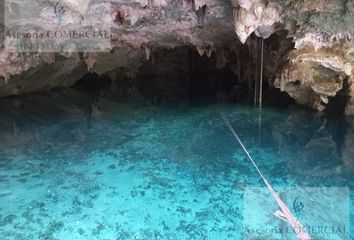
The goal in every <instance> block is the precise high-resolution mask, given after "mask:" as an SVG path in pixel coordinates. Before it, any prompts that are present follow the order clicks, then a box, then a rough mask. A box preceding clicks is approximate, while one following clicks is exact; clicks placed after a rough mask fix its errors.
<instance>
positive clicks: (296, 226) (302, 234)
mask: <svg viewBox="0 0 354 240" xmlns="http://www.w3.org/2000/svg"><path fill="white" fill-rule="evenodd" d="M219 114H220V116H221V118H222V119H223V120H224V122H225V124H226V125H227V127H228V128H229V130H230V131H231V133H232V135H233V136H234V137H235V139H236V140H237V142H238V143H239V144H240V146H241V147H242V149H243V151H244V153H245V154H246V156H247V158H248V159H249V160H250V161H251V163H252V164H253V166H254V167H255V169H256V170H257V172H258V174H259V175H260V176H261V177H262V179H263V181H264V183H265V185H266V186H267V188H268V189H269V191H270V193H271V194H272V195H273V198H274V199H275V201H276V202H277V203H278V206H279V208H280V210H281V211H277V212H275V213H274V215H275V216H276V217H278V218H280V219H282V220H284V221H286V222H287V223H289V224H290V225H291V227H292V228H293V230H294V232H295V233H296V236H297V237H298V239H299V240H311V237H310V236H309V235H308V234H307V231H306V229H305V228H304V227H303V226H302V224H301V223H300V222H299V221H297V219H296V218H295V217H294V216H293V215H292V214H291V212H290V210H289V208H288V207H287V206H286V204H285V203H284V202H283V201H282V200H281V198H280V197H279V196H278V194H277V193H276V192H275V190H274V189H273V187H272V186H271V185H270V184H269V182H268V181H267V179H266V178H265V177H264V175H263V174H262V172H261V171H260V170H259V168H258V166H257V164H256V162H255V161H254V160H253V158H252V157H251V154H250V153H249V152H248V151H247V149H246V147H245V145H244V144H243V143H242V141H241V139H240V137H239V136H238V135H237V133H236V131H235V130H234V128H233V127H232V126H231V123H230V122H229V120H228V119H227V118H226V116H225V115H224V114H223V113H221V112H219Z"/></svg>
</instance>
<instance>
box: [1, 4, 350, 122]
mask: <svg viewBox="0 0 354 240" xmlns="http://www.w3.org/2000/svg"><path fill="white" fill-rule="evenodd" d="M80 1H84V0H80ZM80 1H79V0H77V1H69V0H63V1H62V2H63V4H64V7H65V8H66V9H67V11H70V12H71V16H73V17H72V18H70V19H69V18H68V19H65V18H64V19H63V22H65V23H67V24H76V22H75V21H76V20H75V19H81V24H89V23H90V21H96V22H99V24H102V25H105V26H108V27H110V28H111V29H112V49H111V51H110V52H104V53H90V52H83V53H75V52H72V53H57V54H53V53H44V52H42V53H36V52H34V53H22V52H8V51H6V49H4V44H3V41H1V49H0V76H2V77H1V78H0V96H9V95H17V94H23V93H28V92H33V91H43V90H48V89H51V88H55V87H66V86H71V85H73V84H74V83H75V82H76V81H77V80H79V79H80V78H81V77H82V76H84V75H85V74H87V72H95V73H97V74H100V75H102V74H113V72H115V71H116V70H117V69H124V70H123V72H124V75H126V76H130V77H134V76H137V75H138V72H139V71H140V70H142V68H141V66H142V65H143V64H144V63H145V62H146V61H154V60H153V59H152V58H153V54H154V52H155V53H156V52H157V51H158V50H161V49H164V50H173V49H175V48H178V47H182V46H187V47H190V48H192V49H196V50H197V52H198V53H199V54H200V55H204V56H207V57H211V56H212V55H213V54H214V55H215V56H216V59H217V61H218V63H217V64H219V65H225V64H228V65H230V66H231V68H232V69H233V71H234V72H235V73H236V74H237V75H238V76H239V78H240V79H241V81H244V82H246V83H247V85H248V86H249V87H250V88H252V87H254V81H255V76H256V74H255V66H256V64H255V56H256V53H257V51H259V50H257V49H256V48H255V42H256V41H255V39H256V36H257V37H261V38H264V39H266V40H265V59H266V61H265V75H266V79H267V81H268V83H269V86H274V87H276V88H279V89H280V90H281V91H284V92H286V93H288V94H289V95H290V96H291V97H292V98H294V99H295V101H296V102H297V103H299V104H303V105H307V106H309V107H311V108H314V109H317V110H320V111H322V110H324V109H325V108H326V106H327V104H328V102H329V101H330V99H331V98H333V97H334V96H336V95H337V94H338V93H339V92H345V93H346V94H347V98H348V103H347V107H346V113H347V114H348V115H353V114H354V110H353V109H354V90H353V88H354V87H353V85H354V84H353V81H354V80H353V79H354V73H353V69H354V60H353V59H354V44H353V36H354V30H353V28H354V27H353V22H354V3H353V1H351V0H349V1H348V0H315V1H303V0H301V1H299V0H222V1H221V0H161V1H160V0H154V1H150V0H137V1H122V0H114V1H113V0H112V1H105V2H104V3H102V2H100V1H97V2H96V1H91V2H88V1H86V2H88V4H87V5H85V7H82V6H81V5H80V4H77V3H80ZM84 2H85V1H84ZM18 4H22V3H20V2H17V1H12V5H11V6H7V5H6V4H5V8H10V9H9V10H11V11H12V12H16V11H15V10H16V6H19V5H18ZM98 8H99V9H102V12H100V13H98V12H97V11H96V12H94V11H93V10H95V9H98ZM11 11H10V12H11ZM45 11H46V10H45ZM45 11H44V12H43V14H42V15H41V17H40V18H39V19H38V22H35V21H31V22H30V21H28V22H26V21H25V22H23V27H24V28H31V27H33V26H35V27H43V28H45V27H46V26H45V24H42V22H43V21H44V22H46V21H50V20H53V19H51V18H53V17H54V16H53V14H52V13H51V12H50V9H48V12H45ZM93 13H95V14H97V15H100V14H102V16H101V17H99V18H97V19H96V18H95V19H94V18H93V17H95V16H93V15H92V14H93ZM41 18H43V19H41ZM1 21H2V22H3V20H1ZM70 21H73V22H70ZM2 22H1V24H2ZM3 35H4V33H3V32H2V33H1V36H2V38H3ZM243 44H244V45H243ZM65 69H66V70H65ZM75 79H76V80H75ZM344 88H347V89H344Z"/></svg>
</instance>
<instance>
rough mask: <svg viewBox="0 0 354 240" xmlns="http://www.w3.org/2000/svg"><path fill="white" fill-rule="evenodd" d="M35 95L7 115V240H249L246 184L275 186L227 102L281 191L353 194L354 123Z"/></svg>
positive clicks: (1, 224) (1, 153)
mask: <svg viewBox="0 0 354 240" xmlns="http://www.w3.org/2000/svg"><path fill="white" fill-rule="evenodd" d="M67 101H69V100H67ZM25 102H26V104H23V106H22V107H18V106H17V108H16V109H17V110H8V109H7V110H3V111H2V113H1V114H0V119H1V120H0V124H1V125H0V128H1V129H0V133H1V136H0V140H1V146H0V239H1V240H10V239H11V240H13V239H16V240H20V239H21V240H31V239H35V240H37V239H48V240H49V239H50V240H52V239H58V240H59V239H60V240H70V239H78V240H81V239H92V240H94V239H102V240H103V239H105V240H106V239H107V240H108V239H178V240H179V239H182V240H183V239H217V240H219V239H243V208H244V205H243V193H244V189H245V188H246V187H263V182H262V181H261V179H260V178H259V176H258V175H257V173H256V171H255V170H254V169H253V168H252V166H251V165H250V164H249V162H248V161H247V160H246V158H245V156H244V154H243V152H242V151H241V149H240V147H239V146H238V145H237V143H236V142H235V141H234V139H233V138H232V135H231V134H230V132H229V131H228V129H227V128H226V126H225V124H224V122H223V121H222V120H221V118H220V116H219V115H218V113H217V110H216V109H219V110H221V111H222V112H224V113H225V114H226V115H227V117H228V118H229V120H230V122H231V123H232V125H233V126H234V127H235V129H236V130H237V131H238V133H239V135H240V137H241V138H242V139H243V140H244V143H245V145H246V146H247V147H248V149H249V151H250V153H251V155H253V157H254V158H255V159H256V161H257V162H258V164H259V167H260V168H261V169H262V171H263V172H264V174H265V175H266V176H267V177H268V180H269V181H270V182H271V183H272V184H273V186H274V187H275V188H277V187H321V186H326V187H334V186H336V187H349V189H350V195H351V196H353V185H354V181H353V180H354V174H353V173H354V156H353V155H351V153H353V149H352V148H353V146H354V142H353V141H354V137H353V133H354V121H353V119H344V118H339V119H337V118H328V117H325V116H323V115H322V114H318V113H314V112H311V111H308V110H305V109H302V108H296V107H292V108H289V109H273V108H264V109H263V112H262V119H261V121H260V119H259V116H260V115H259V112H258V110H257V109H254V108H253V107H251V106H242V105H226V106H214V105H206V106H198V107H192V106H189V105H188V104H179V105H168V106H167V105H165V106H152V105H138V104H133V103H118V102H114V101H110V100H101V101H100V103H99V107H97V106H96V105H95V106H96V107H94V108H93V109H91V108H90V106H89V107H87V106H86V105H85V104H67V103H66V104H63V105H60V104H57V105H60V106H59V107H58V106H56V107H50V106H47V105H45V103H43V105H39V106H38V105H36V107H33V106H32V105H31V103H30V101H25ZM29 105H30V107H29ZM0 106H3V107H4V106H5V104H3V105H1V104H0ZM4 108H5V107H4ZM27 109H29V110H27ZM260 122H261V126H260ZM352 199H353V198H352ZM352 205H353V200H352V201H351V205H350V206H351V209H353V208H352ZM350 215H351V219H353V217H354V213H353V211H351V213H350ZM351 223H352V224H353V220H351ZM351 235H352V236H353V237H354V232H353V229H351ZM353 237H352V238H351V239H353Z"/></svg>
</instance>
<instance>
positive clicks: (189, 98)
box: [73, 36, 294, 106]
mask: <svg viewBox="0 0 354 240" xmlns="http://www.w3.org/2000/svg"><path fill="white" fill-rule="evenodd" d="M253 37H254V36H253ZM251 47H252V46H251ZM270 47H272V46H270ZM256 67H257V66H256V64H255V60H254V57H253V56H252V53H251V52H250V50H249V47H248V46H242V48H241V49H239V50H238V51H237V52H231V51H226V50H225V49H223V50H222V51H221V52H213V53H210V54H209V56H208V54H207V53H204V54H200V53H199V52H198V51H197V49H195V48H194V47H188V46H182V47H177V48H174V49H158V50H155V51H154V52H152V53H151V58H150V59H149V60H146V61H144V62H143V63H142V64H141V65H140V66H139V67H138V69H134V70H133V72H130V70H127V69H125V68H118V69H115V70H114V71H111V72H108V73H105V74H102V75H98V74H96V73H88V74H86V75H85V76H84V77H83V78H81V79H80V80H79V81H78V82H77V83H76V84H75V85H74V86H73V88H74V89H77V90H80V91H86V92H88V93H90V94H91V95H92V96H93V97H94V98H96V99H98V98H100V97H109V98H113V99H116V100H120V101H137V102H146V103H152V104H161V103H162V104H164V103H176V102H189V103H191V104H193V105H202V104H210V103H240V104H253V102H254V94H255V90H254V89H255V87H256V86H255V82H256V79H255V78H256V77H257V74H256V73H257V70H256ZM266 71H267V69H266ZM266 77H269V78H271V77H273V76H271V75H270V74H266ZM270 82H271V81H269V80H267V81H264V85H263V91H264V100H265V104H266V105H267V104H268V105H272V106H289V105H290V104H293V103H294V101H293V100H292V99H291V98H290V97H289V96H288V95H287V94H285V93H281V92H280V91H279V90H278V89H276V88H274V87H273V86H272V84H270Z"/></svg>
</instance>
